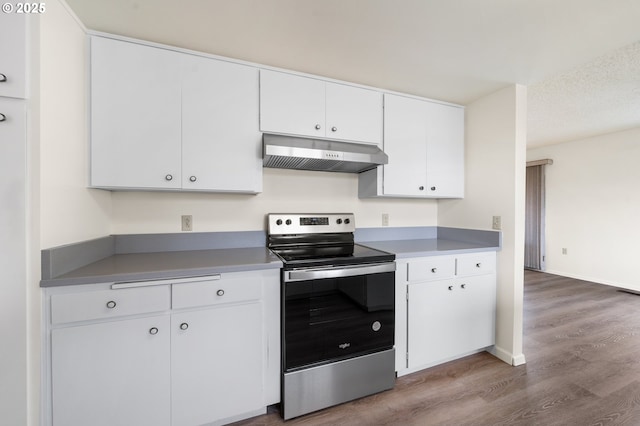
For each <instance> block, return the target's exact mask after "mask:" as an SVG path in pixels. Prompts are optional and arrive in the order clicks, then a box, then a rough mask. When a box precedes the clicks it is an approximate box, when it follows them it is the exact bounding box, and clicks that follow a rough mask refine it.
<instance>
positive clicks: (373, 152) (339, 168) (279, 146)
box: [263, 134, 388, 173]
mask: <svg viewBox="0 0 640 426" xmlns="http://www.w3.org/2000/svg"><path fill="white" fill-rule="evenodd" d="M263 148H264V158H263V165H264V167H272V168H279V169H296V170H316V171H325V172H344V173H360V172H364V171H366V170H370V169H373V168H375V167H377V166H379V165H382V164H387V162H388V157H387V155H386V154H385V153H384V152H382V150H381V149H380V148H378V147H377V146H375V145H361V144H356V143H349V142H337V141H327V140H319V139H305V138H296V137H291V136H279V135H271V134H264V135H263Z"/></svg>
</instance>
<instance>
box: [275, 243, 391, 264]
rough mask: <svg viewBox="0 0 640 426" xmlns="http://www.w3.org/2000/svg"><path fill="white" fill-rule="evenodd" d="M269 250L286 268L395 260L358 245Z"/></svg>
mask: <svg viewBox="0 0 640 426" xmlns="http://www.w3.org/2000/svg"><path fill="white" fill-rule="evenodd" d="M271 250H272V251H273V252H274V253H275V254H277V255H278V256H279V257H280V258H281V259H282V261H283V262H284V264H285V267H286V268H301V267H313V266H326V265H359V264H363V263H378V262H393V261H394V260H395V255H394V254H391V253H387V252H384V251H380V250H375V249H372V248H369V247H366V246H363V245H360V244H339V245H313V246H295V247H286V248H272V249H271Z"/></svg>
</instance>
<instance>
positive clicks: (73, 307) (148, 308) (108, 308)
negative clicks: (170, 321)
mask: <svg viewBox="0 0 640 426" xmlns="http://www.w3.org/2000/svg"><path fill="white" fill-rule="evenodd" d="M170 295H171V294H170V292H169V286H168V285H163V286H157V287H145V288H127V289H118V290H104V291H88V292H82V293H69V294H58V295H53V296H51V322H52V323H53V324H59V323H65V322H73V321H85V320H92V319H102V318H111V317H117V316H122V315H135V314H144V313H149V312H159V311H164V310H167V309H169V308H170V307H171V301H170Z"/></svg>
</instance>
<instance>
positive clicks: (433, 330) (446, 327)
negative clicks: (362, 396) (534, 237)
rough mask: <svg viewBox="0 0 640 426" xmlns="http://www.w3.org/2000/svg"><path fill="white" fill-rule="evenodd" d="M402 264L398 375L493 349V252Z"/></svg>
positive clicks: (409, 261)
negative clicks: (400, 354)
mask: <svg viewBox="0 0 640 426" xmlns="http://www.w3.org/2000/svg"><path fill="white" fill-rule="evenodd" d="M398 263H399V265H398V271H399V272H398V273H397V274H396V280H397V286H396V288H397V294H396V298H397V299H400V300H401V301H402V302H401V303H400V304H399V306H397V310H398V312H397V315H398V317H399V318H398V320H397V323H398V324H400V325H401V327H402V328H401V329H396V335H399V336H400V338H398V339H396V342H397V344H396V346H398V348H397V350H398V352H401V353H402V354H403V355H404V356H400V357H397V358H396V368H397V370H398V375H403V374H408V373H410V372H413V371H417V370H420V369H423V368H428V367H431V366H434V365H437V364H440V363H443V362H447V361H450V360H453V359H456V358H459V357H462V356H466V355H468V354H471V353H473V352H477V351H479V350H482V349H485V348H487V347H490V346H492V345H494V344H495V315H496V314H495V313H496V275H495V252H485V253H471V254H462V255H457V256H433V257H427V258H416V259H409V260H404V261H399V262H398ZM405 301H406V303H404V302H405Z"/></svg>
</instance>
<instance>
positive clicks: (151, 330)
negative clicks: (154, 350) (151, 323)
mask: <svg viewBox="0 0 640 426" xmlns="http://www.w3.org/2000/svg"><path fill="white" fill-rule="evenodd" d="M149 334H151V335H152V336H155V335H156V334H158V328H157V327H151V328H150V329H149Z"/></svg>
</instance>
